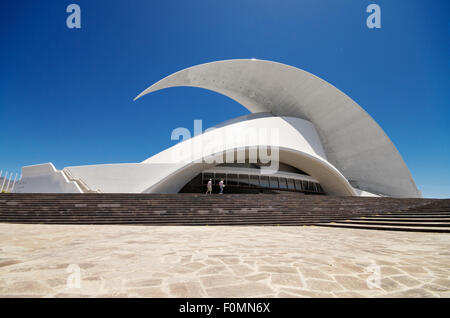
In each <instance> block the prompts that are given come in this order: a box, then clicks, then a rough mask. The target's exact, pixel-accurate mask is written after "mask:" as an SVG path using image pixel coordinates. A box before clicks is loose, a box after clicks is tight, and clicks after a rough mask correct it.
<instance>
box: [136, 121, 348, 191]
mask: <svg viewBox="0 0 450 318" xmlns="http://www.w3.org/2000/svg"><path fill="white" fill-rule="evenodd" d="M268 148H270V153H271V156H270V158H269V159H271V160H272V161H273V162H275V163H277V162H282V163H286V164H289V165H291V166H293V167H296V168H298V169H300V170H302V171H305V172H306V173H308V175H310V176H311V177H313V178H315V179H316V180H318V181H319V182H320V184H321V185H322V187H323V189H324V190H325V192H326V193H328V194H331V195H343V196H348V195H356V192H355V191H354V189H353V188H352V186H351V185H350V183H349V182H348V180H347V179H346V178H345V177H344V176H343V175H342V174H341V172H340V171H339V170H338V169H336V167H334V166H333V165H332V164H330V163H329V162H328V161H327V159H326V156H325V152H324V151H323V148H322V145H321V143H320V138H319V136H318V135H317V132H316V130H315V128H314V125H313V124H312V123H310V122H308V121H306V120H304V119H300V118H293V117H273V116H270V117H266V116H265V117H260V118H251V119H248V120H240V121H237V122H234V123H230V124H228V125H225V126H221V127H218V128H214V129H211V130H207V131H205V132H204V133H203V134H201V135H197V136H194V137H192V138H190V139H188V140H184V141H182V142H179V143H177V144H176V145H174V146H172V147H170V148H168V149H166V150H164V151H162V152H160V153H158V154H156V155H154V156H152V157H151V158H148V159H147V160H145V161H143V162H142V163H143V164H172V165H174V167H177V168H176V169H174V170H172V171H171V173H170V174H168V175H167V176H164V178H162V179H161V180H160V181H159V182H157V183H155V184H154V185H152V186H151V187H150V188H149V189H147V190H145V191H144V192H153V193H176V192H178V191H179V190H180V189H181V188H182V187H183V186H184V185H185V184H186V183H187V182H189V181H190V180H191V179H192V178H194V177H195V176H196V175H197V174H199V173H200V172H202V171H203V170H206V169H209V168H211V167H213V166H214V165H215V164H218V163H223V162H228V163H231V162H235V159H236V160H238V159H237V158H240V159H242V160H246V161H249V162H257V161H258V160H261V159H262V157H261V156H264V154H265V153H266V149H268ZM227 158H228V159H230V160H231V161H227ZM271 167H272V173H275V172H276V170H277V168H278V166H276V165H274V166H272V165H271ZM263 170H264V169H263ZM263 173H266V174H270V173H271V171H270V169H266V170H265V171H263Z"/></svg>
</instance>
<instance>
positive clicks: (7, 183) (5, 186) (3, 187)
mask: <svg viewBox="0 0 450 318" xmlns="http://www.w3.org/2000/svg"><path fill="white" fill-rule="evenodd" d="M8 174H9V176H8ZM18 175H19V173H17V172H16V174H15V176H14V172H8V171H6V173H5V175H3V170H0V193H12V192H13V191H14V187H15V186H16V183H17V182H19V181H20V180H21V179H22V176H20V177H19V179H17V176H18ZM13 176H14V178H13Z"/></svg>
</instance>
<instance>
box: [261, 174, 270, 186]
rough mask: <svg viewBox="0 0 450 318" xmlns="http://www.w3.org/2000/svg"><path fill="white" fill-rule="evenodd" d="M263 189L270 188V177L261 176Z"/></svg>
mask: <svg viewBox="0 0 450 318" xmlns="http://www.w3.org/2000/svg"><path fill="white" fill-rule="evenodd" d="M261 187H263V188H268V187H269V177H267V176H261Z"/></svg>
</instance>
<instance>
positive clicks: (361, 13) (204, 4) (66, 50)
mask: <svg viewBox="0 0 450 318" xmlns="http://www.w3.org/2000/svg"><path fill="white" fill-rule="evenodd" d="M70 3H77V4H79V5H80V7H81V10H82V11H81V19H82V22H81V23H82V28H81V29H80V30H75V29H68V28H67V27H66V17H67V15H68V14H67V13H66V7H67V5H69V4H70ZM371 3H377V4H379V5H380V7H381V11H382V14H381V19H382V28H381V29H374V30H370V29H368V28H367V26H366V18H367V16H368V13H366V7H367V5H369V4H371ZM449 9H450V1H448V0H433V1H425V0H395V1H392V0H383V1H381V0H370V1H366V0H307V1H304V0H292V1H287V0H283V1H278V0H271V1H269V0H252V1H249V0H227V1H225V0H221V1H215V0H202V1H199V0H191V1H184V0H177V1H171V0H165V1H148V0H145V1H144V0H133V1H125V0H123V1H117V0H116V1H112V0H95V1H92V0H89V1H88V0H71V1H54V0H40V1H22V0H15V1H5V2H4V3H2V8H1V11H0V41H1V46H0V48H1V49H0V125H1V134H0V169H3V170H9V171H17V172H19V171H20V168H21V167H22V166H24V165H30V164H38V163H44V162H53V163H54V164H55V166H56V167H57V168H59V169H62V168H63V167H65V166H72V165H87V164H98V163H120V162H139V161H142V160H144V159H146V158H148V157H150V156H151V155H153V154H155V153H157V152H159V151H161V150H163V149H165V148H167V147H169V146H170V145H173V144H174V143H175V142H174V141H171V140H170V134H171V131H172V130H173V129H174V128H176V127H180V126H182V127H187V128H190V129H191V130H192V129H193V120H194V119H203V122H204V127H205V126H206V127H208V126H211V125H214V124H216V123H218V122H221V121H224V120H227V119H230V118H233V117H236V116H239V115H243V114H246V113H247V110H246V109H245V108H243V107H242V106H240V105H239V104H237V103H236V102H234V101H232V100H230V99H228V98H226V97H223V96H221V95H218V94H216V93H213V92H209V91H205V90H201V89H195V88H173V89H169V90H164V91H160V92H157V93H154V94H151V95H148V96H145V97H144V98H142V99H141V100H139V101H137V102H133V98H134V97H135V96H136V95H137V94H138V93H139V92H141V91H142V90H143V89H145V88H146V87H147V86H149V85H150V84H152V83H154V82H156V81H158V80H159V79H161V78H163V77H164V76H166V75H168V74H171V73H172V72H175V71H178V70H180V69H183V68H185V67H188V66H192V65H196V64H200V63H204V62H210V61H215V60H222V59H233V58H258V59H266V60H273V61H278V62H282V63H286V64H290V65H293V66H296V67H298V68H301V69H304V70H306V71H309V72H311V73H313V74H315V75H317V76H319V77H321V78H323V79H325V80H326V81H328V82H330V83H331V84H333V85H334V86H336V87H337V88H339V89H341V90H342V91H343V92H345V93H346V94H348V95H349V96H350V97H351V98H353V99H354V100H355V101H356V102H357V103H359V104H360V105H361V106H362V107H363V108H364V109H365V110H366V111H367V112H368V113H369V114H370V115H372V117H373V118H374V119H375V120H376V121H377V122H378V123H379V124H380V126H381V127H382V128H383V129H384V131H385V132H386V133H387V134H388V136H389V137H390V138H391V140H392V141H393V143H394V144H395V146H396V147H397V148H398V150H399V151H400V153H401V154H402V156H403V158H404V160H405V162H406V164H407V165H408V167H409V169H410V170H411V173H412V175H413V177H414V179H415V181H416V183H417V186H418V187H419V189H420V190H421V191H422V193H423V195H424V196H426V197H450V169H449V163H450V141H449V137H450V107H449V106H450V105H449V102H450V78H449V74H450V67H449V66H450V41H449V38H450V23H449V12H450V10H449ZM159 109H163V110H164V111H158V110H159Z"/></svg>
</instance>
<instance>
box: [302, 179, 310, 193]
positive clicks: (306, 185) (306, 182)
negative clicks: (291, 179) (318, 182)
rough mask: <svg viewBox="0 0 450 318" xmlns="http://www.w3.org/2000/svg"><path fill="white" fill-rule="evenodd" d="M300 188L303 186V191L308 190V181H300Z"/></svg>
mask: <svg viewBox="0 0 450 318" xmlns="http://www.w3.org/2000/svg"><path fill="white" fill-rule="evenodd" d="M302 188H303V191H309V189H308V181H302Z"/></svg>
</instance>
